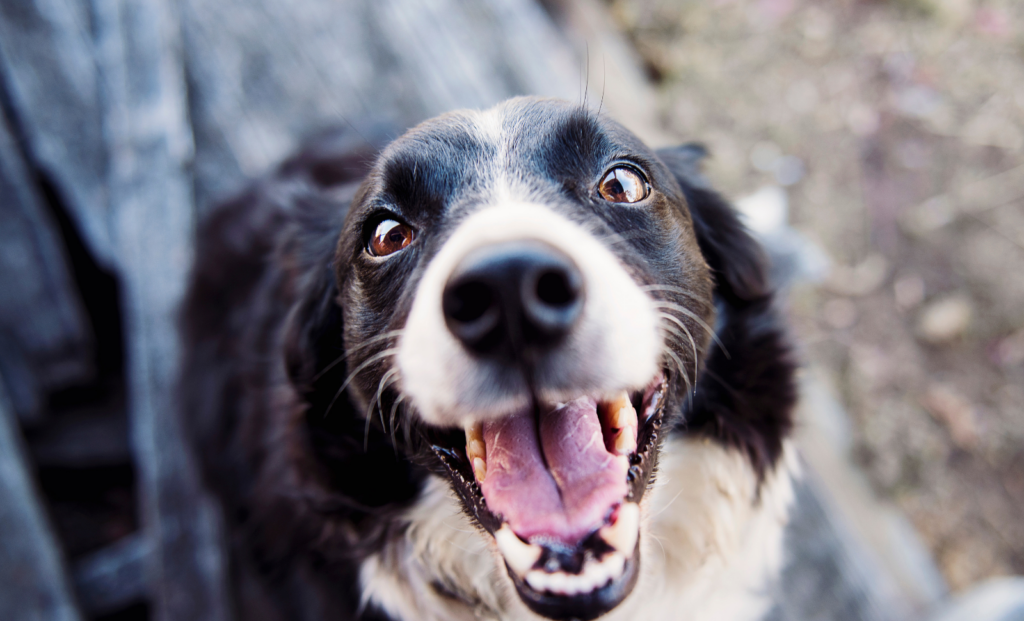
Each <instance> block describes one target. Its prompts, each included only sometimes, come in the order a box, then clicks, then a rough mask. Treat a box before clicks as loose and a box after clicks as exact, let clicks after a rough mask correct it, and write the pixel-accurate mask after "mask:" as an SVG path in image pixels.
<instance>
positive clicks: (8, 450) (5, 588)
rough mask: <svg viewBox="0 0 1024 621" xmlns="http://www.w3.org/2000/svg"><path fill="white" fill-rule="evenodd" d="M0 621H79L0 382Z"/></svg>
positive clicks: (0, 382) (14, 420)
mask: <svg viewBox="0 0 1024 621" xmlns="http://www.w3.org/2000/svg"><path fill="white" fill-rule="evenodd" d="M0 533H2V536H0V619H12V620H13V619H17V620H18V621H79V620H80V619H81V615H80V614H79V612H78V609H77V607H76V605H75V602H74V598H73V597H72V594H71V593H72V591H71V588H70V585H69V583H68V579H67V576H66V574H65V571H64V562H63V559H62V558H61V554H60V551H59V548H58V545H57V542H56V541H55V539H54V536H53V531H52V530H51V528H50V524H49V520H47V518H46V514H45V513H44V511H43V509H42V506H41V503H40V501H39V496H38V494H37V493H36V489H35V485H34V484H33V482H32V475H31V473H30V471H29V467H28V462H27V461H26V457H25V451H24V448H23V446H22V441H21V434H20V432H19V430H18V424H17V420H16V419H15V417H14V412H13V411H12V410H11V404H10V400H9V399H8V398H7V391H6V389H5V388H4V382H3V378H0Z"/></svg>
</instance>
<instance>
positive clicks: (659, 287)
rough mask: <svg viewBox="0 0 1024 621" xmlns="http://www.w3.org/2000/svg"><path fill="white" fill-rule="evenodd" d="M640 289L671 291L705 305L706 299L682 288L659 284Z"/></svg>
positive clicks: (644, 286)
mask: <svg viewBox="0 0 1024 621" xmlns="http://www.w3.org/2000/svg"><path fill="white" fill-rule="evenodd" d="M640 288H641V289H642V290H644V291H671V292H672V293H678V294H679V295H685V296H686V297H688V298H690V299H691V300H694V301H696V302H702V303H705V304H706V303H707V300H706V299H704V298H702V297H700V296H698V295H697V294H696V293H693V292H692V291H687V290H686V289H683V288H682V287H676V286H674V285H661V284H655V285H643V286H642V287H640Z"/></svg>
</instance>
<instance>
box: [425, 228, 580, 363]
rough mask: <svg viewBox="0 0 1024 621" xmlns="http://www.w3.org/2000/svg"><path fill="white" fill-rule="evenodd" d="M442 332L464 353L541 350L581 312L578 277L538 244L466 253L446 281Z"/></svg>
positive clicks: (514, 244)
mask: <svg viewBox="0 0 1024 621" xmlns="http://www.w3.org/2000/svg"><path fill="white" fill-rule="evenodd" d="M442 307H443V310H444V318H445V323H447V324H448V329H449V330H451V332H452V334H454V335H455V336H456V338H458V339H459V340H460V341H461V342H462V343H463V344H464V345H465V346H466V348H468V349H469V350H470V351H473V352H476V353H478V354H489V353H494V352H497V351H499V350H501V349H503V348H505V347H511V348H513V349H515V350H529V349H544V348H547V347H551V346H554V345H556V344H557V343H558V342H559V341H560V340H561V339H562V337H564V336H565V335H566V334H568V333H569V331H570V330H571V329H572V326H573V324H574V323H575V322H576V319H577V318H578V317H579V315H580V311H581V310H582V309H583V277H582V275H581V274H580V271H579V268H577V267H576V264H575V263H573V262H572V260H571V259H570V258H569V257H567V256H565V255H564V254H563V253H561V252H559V251H557V250H555V249H554V248H552V247H551V246H548V245H547V244H542V243H539V242H508V243H504V244H499V245H496V246H490V247H487V248H482V249H480V250H477V251H475V252H472V253H470V254H469V256H467V257H466V258H465V259H463V260H462V262H461V263H460V264H459V265H458V267H457V268H456V269H455V271H454V273H453V274H452V276H451V277H450V278H449V279H448V284H447V285H446V286H445V289H444V297H443V300H442Z"/></svg>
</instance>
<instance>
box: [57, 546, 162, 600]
mask: <svg viewBox="0 0 1024 621" xmlns="http://www.w3.org/2000/svg"><path fill="white" fill-rule="evenodd" d="M152 552H153V549H152V546H151V545H150V540H149V539H148V538H146V537H144V536H142V535H138V534H136V535H129V536H127V537H124V538H123V539H121V540H120V541H118V542H117V543H115V544H113V545H111V546H108V547H106V548H103V549H101V550H98V551H96V552H93V553H92V554H90V555H88V556H86V557H85V558H83V559H81V560H79V561H78V562H77V563H75V567H74V585H75V591H76V592H77V593H78V601H79V603H80V605H81V607H82V610H83V611H84V612H85V613H86V614H88V615H90V616H95V615H104V614H110V613H113V612H117V611H118V610H121V609H123V608H124V607H125V606H128V605H131V604H134V603H138V602H143V601H146V599H147V597H148V596H149V585H148V583H147V581H146V564H147V563H149V562H150V559H151V558H152Z"/></svg>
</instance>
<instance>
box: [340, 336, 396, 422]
mask: <svg viewBox="0 0 1024 621" xmlns="http://www.w3.org/2000/svg"><path fill="white" fill-rule="evenodd" d="M396 353H398V348H397V347H392V348H390V349H385V350H384V351H382V352H379V353H376V354H374V355H372V356H370V357H369V358H367V359H366V360H364V361H363V363H362V364H361V365H359V366H358V367H356V370H355V371H352V372H351V373H349V376H348V377H347V378H346V379H345V381H344V382H343V383H342V384H341V387H340V388H338V392H336V393H334V398H333V399H331V402H330V403H329V404H328V405H327V409H326V410H325V411H324V418H327V415H328V414H330V413H331V409H333V408H334V404H335V402H336V401H337V400H338V397H340V396H341V393H343V392H345V389H346V388H348V385H349V384H350V383H351V382H352V380H353V379H355V377H356V376H357V375H359V374H360V373H361V372H362V371H363V369H365V368H366V367H368V366H370V365H371V364H373V363H375V362H377V361H378V360H380V359H382V358H387V357H388V356H392V355H394V354H396Z"/></svg>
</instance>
